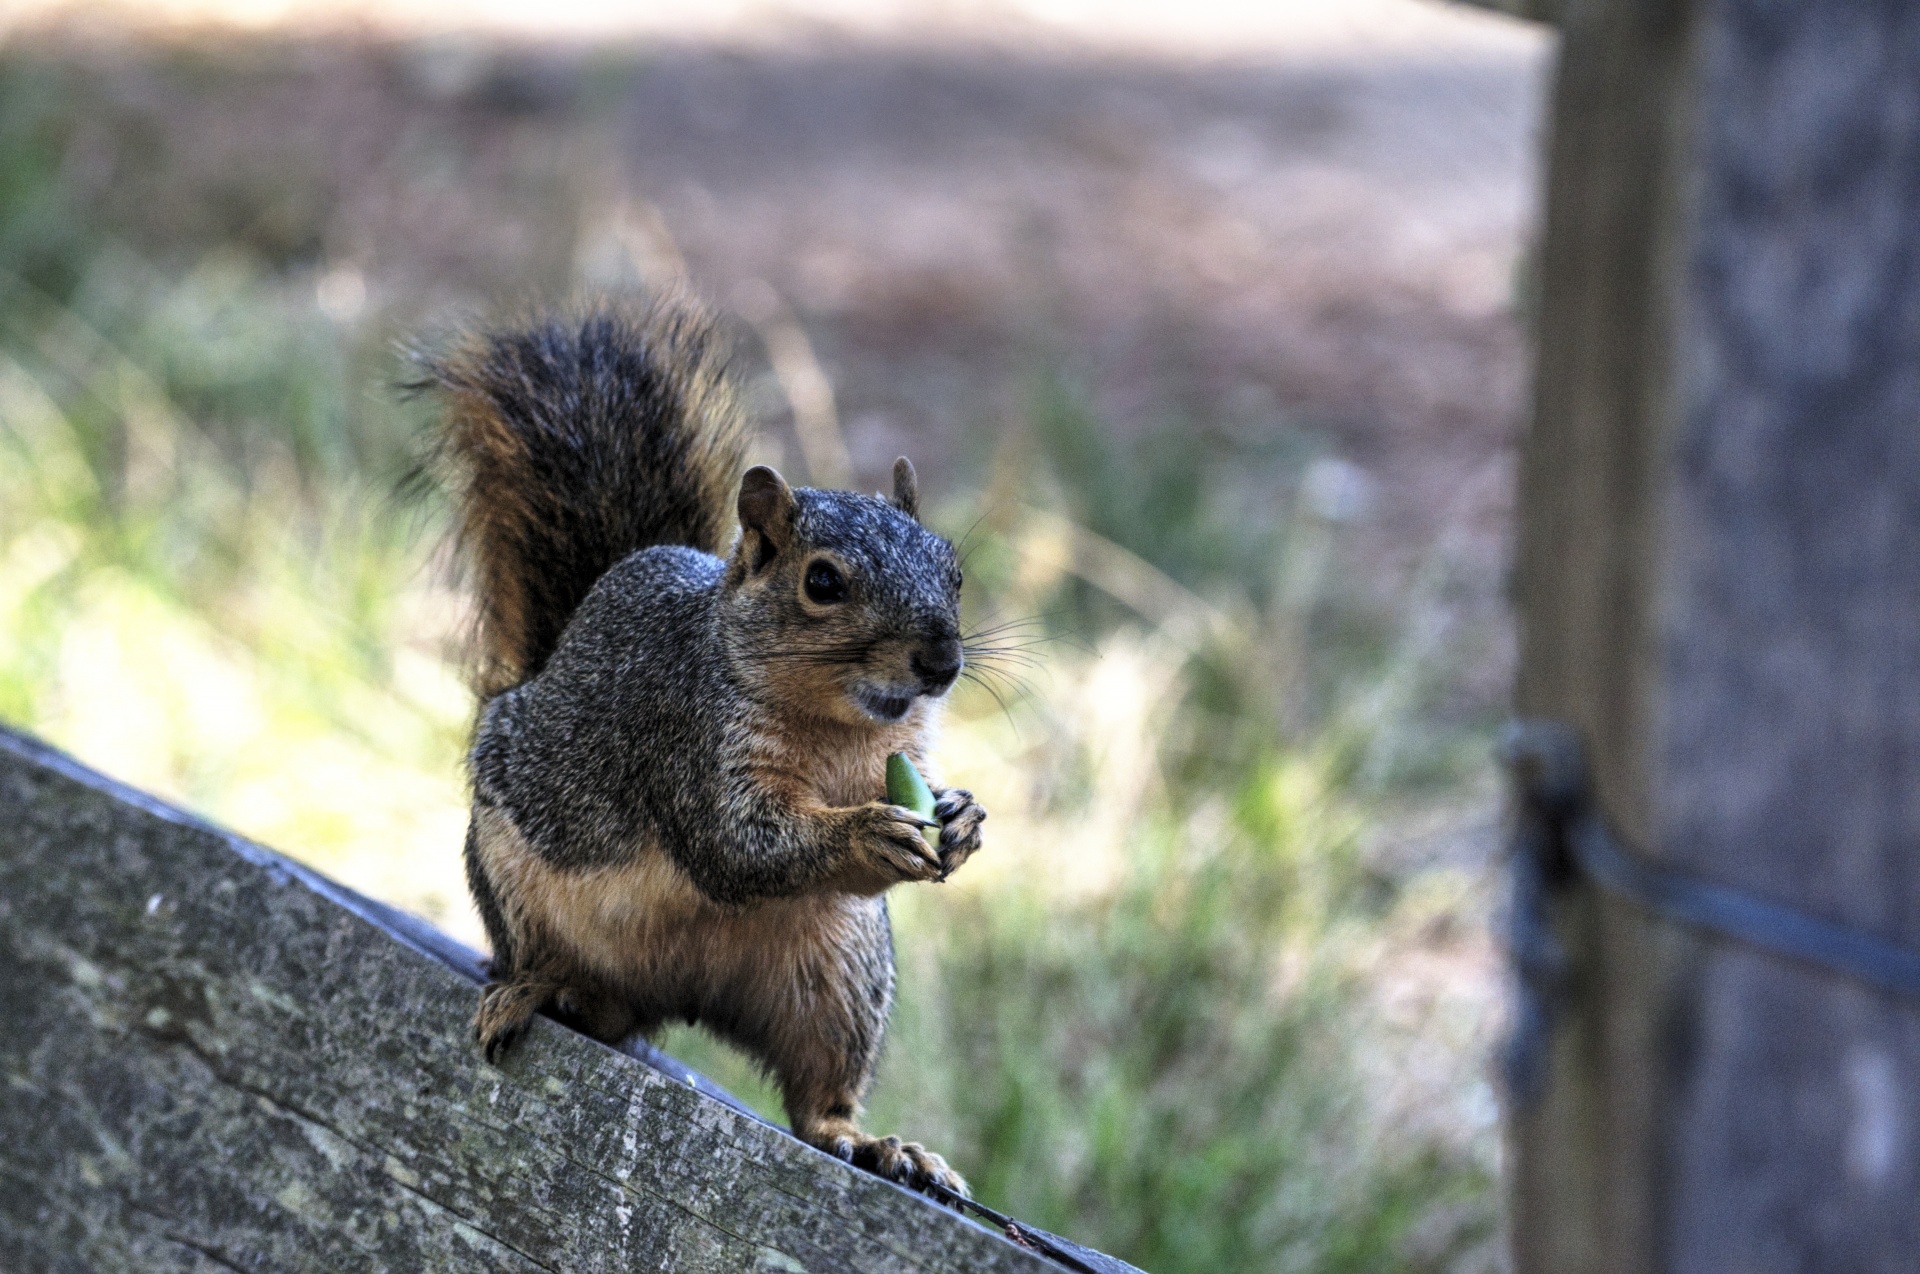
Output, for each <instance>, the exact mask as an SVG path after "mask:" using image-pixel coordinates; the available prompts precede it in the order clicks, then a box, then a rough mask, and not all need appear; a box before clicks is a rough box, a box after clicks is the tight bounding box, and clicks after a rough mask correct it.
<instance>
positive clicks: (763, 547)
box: [739, 464, 795, 571]
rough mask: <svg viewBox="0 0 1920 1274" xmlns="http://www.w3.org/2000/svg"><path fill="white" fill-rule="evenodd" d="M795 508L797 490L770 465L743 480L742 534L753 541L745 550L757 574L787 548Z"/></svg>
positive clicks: (741, 494)
mask: <svg viewBox="0 0 1920 1274" xmlns="http://www.w3.org/2000/svg"><path fill="white" fill-rule="evenodd" d="M794 508H795V505H794V500H793V488H791V487H789V486H788V485H787V480H786V479H785V478H783V477H781V476H780V475H779V474H778V473H775V472H774V471H773V470H772V469H769V468H768V467H767V466H766V465H763V464H757V465H755V466H753V468H751V469H749V470H747V472H746V475H745V476H744V477H742V478H741V479H740V505H739V509H740V533H741V534H742V535H743V536H747V537H751V538H752V540H753V543H750V544H747V545H745V546H744V547H745V548H746V549H747V557H748V560H749V561H751V562H752V563H753V569H754V570H756V571H757V570H759V569H760V568H761V567H763V566H765V565H766V564H767V563H768V562H770V561H772V560H773V557H774V555H775V554H776V553H778V552H779V551H780V550H781V549H782V548H784V547H785V546H786V543H787V536H788V535H789V534H790V533H791V532H792V530H793V512H794Z"/></svg>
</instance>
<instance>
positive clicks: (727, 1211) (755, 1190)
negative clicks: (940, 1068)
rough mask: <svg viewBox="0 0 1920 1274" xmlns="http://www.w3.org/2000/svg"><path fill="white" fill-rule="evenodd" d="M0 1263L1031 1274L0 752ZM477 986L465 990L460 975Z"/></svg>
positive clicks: (136, 808)
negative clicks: (479, 999) (501, 1050)
mask: <svg viewBox="0 0 1920 1274" xmlns="http://www.w3.org/2000/svg"><path fill="white" fill-rule="evenodd" d="M0 954H3V955H4V959H5V968H6V976H5V977H4V978H0V1076H3V1077H4V1093H0V1268H4V1269H6V1270H8V1271H22V1272H24V1271H39V1270H49V1271H65V1270H73V1271H83V1270H85V1271H92V1270H110V1269H111V1270H136V1269H137V1270H141V1271H161V1270H196V1271H205V1270H214V1269H222V1270H260V1271H285V1270H325V1271H330V1272H331V1271H344V1270H361V1269H367V1270H371V1269H383V1270H404V1271H425V1270H463V1271H464V1270H499V1271H528V1270H566V1271H591V1270H623V1271H624V1270H633V1269H656V1270H675V1271H702V1270H710V1271H716V1272H719V1271H726V1272H727V1274H733V1272H735V1271H742V1270H818V1271H849V1270H870V1271H876V1272H877V1271H883V1270H884V1271H897V1270H923V1271H1007V1272H1009V1274H1011V1272H1013V1271H1040V1270H1048V1269H1055V1268H1057V1267H1055V1266H1053V1265H1052V1264H1050V1263H1049V1262H1046V1261H1042V1260H1040V1259H1039V1258H1037V1257H1035V1256H1033V1255H1032V1254H1030V1253H1028V1252H1025V1251H1022V1250H1021V1249H1019V1248H1017V1247H1015V1246H1014V1245H1013V1244H1011V1243H1009V1242H1007V1241H1006V1240H1005V1239H1003V1238H1001V1237H1000V1236H999V1235H998V1234H996V1233H994V1232H991V1231H989V1230H986V1229H983V1228H981V1227H979V1226H977V1225H975V1224H973V1223H971V1222H969V1221H966V1220H963V1219H962V1218H961V1217H959V1216H957V1215H955V1214H954V1213H952V1212H949V1211H947V1210H945V1209H943V1208H940V1207H937V1206H935V1205H934V1204H932V1203H930V1202H928V1201H926V1200H924V1199H922V1198H920V1197H919V1196H916V1195H912V1194H909V1193H908V1192H906V1191H904V1190H901V1189H899V1188H897V1187H895V1186H893V1185H890V1184H888V1183H886V1182H883V1181H880V1180H878V1179H877V1178H875V1177H872V1176H869V1175H867V1174H865V1173H862V1172H858V1171H856V1170H854V1169H852V1168H850V1167H848V1166H847V1165H845V1164H842V1163H840V1162H839V1161H838V1160H835V1159H832V1158H830V1157H828V1156H826V1155H822V1154H820V1153H819V1152H817V1151H814V1150H812V1149H810V1148H808V1147H806V1146H804V1145H802V1144H801V1143H799V1142H798V1141H795V1140H794V1139H792V1138H791V1137H789V1136H787V1135H786V1134H785V1133H783V1132H781V1131H779V1130H777V1129H774V1128H772V1127H769V1126H767V1125H766V1124H764V1123H761V1122H760V1121H758V1120H756V1119H754V1118H752V1117H751V1116H749V1115H746V1114H743V1113H740V1112H739V1111H736V1110H734V1109H730V1108H729V1107H728V1106H727V1105H725V1104H723V1103H722V1102H720V1101H717V1100H714V1099H712V1098H711V1097H708V1096H704V1095H702V1094H700V1093H698V1092H696V1091H694V1090H693V1089H692V1088H690V1087H689V1086H688V1085H687V1084H686V1083H684V1082H677V1081H675V1080H674V1079H670V1078H668V1077H667V1076H665V1075H662V1074H661V1073H659V1072H657V1071H656V1070H654V1069H651V1068H650V1067H648V1066H646V1065H643V1064H641V1063H640V1062H639V1061H637V1060H635V1059H634V1058H632V1057H629V1056H625V1055H623V1054H621V1053H619V1052H616V1051H615V1050H613V1049H609V1048H605V1047H603V1046H601V1045H599V1044H596V1043H594V1042H593V1041H591V1040H589V1039H586V1038H585V1037H583V1036H579V1035H576V1034H574V1033H572V1032H570V1031H568V1030H566V1029H564V1028H562V1027H560V1026H557V1025H555V1024H554V1023H551V1022H548V1021H545V1020H540V1021H537V1022H536V1023H535V1024H534V1028H533V1030H532V1031H531V1033H530V1034H529V1036H528V1037H527V1038H526V1039H525V1040H523V1041H522V1042H521V1043H520V1044H519V1045H518V1046H517V1047H516V1049H515V1050H514V1051H513V1052H512V1053H511V1054H510V1055H509V1057H508V1058H507V1059H506V1061H505V1063H504V1064H503V1065H500V1066H490V1065H487V1064H485V1063H484V1062H482V1061H481V1060H480V1058H479V1057H478V1055H477V1054H476V1052H475V1050H474V1049H473V1047H472V1046H471V1044H470V1043H469V1042H468V1040H467V1020H468V1017H469V1015H470V1013H471V1011H472V1007H473V992H474V985H473V981H472V979H473V978H474V977H477V976H478V968H477V960H476V958H475V957H474V956H473V954H472V953H471V952H467V951H465V949H464V948H461V947H460V946H458V945H457V944H454V943H452V942H450V941H449V940H447V939H446V938H444V937H443V936H441V935H439V934H438V933H436V932H435V931H434V930H433V929H432V928H431V927H430V926H427V925H424V924H421V923H419V922H417V921H412V920H410V919H409V918H407V917H404V916H401V915H399V914H398V913H395V912H391V911H389V910H387V909H385V908H382V907H380V906H379V905H378V904H373V903H369V902H368V901H367V900H365V899H360V898H358V897H357V896H355V895H353V894H351V893H350V892H348V891H346V890H343V889H341V888H340V887H338V886H336V885H333V884H331V883H330V882H328V881H326V880H325V879H324V878H321V877H318V876H317V875H315V874H314V873H312V872H310V871H308V870H306V869H304V868H302V867H299V866H297V865H296V864H293V863H292V862H290V861H288V860H287V859H284V858H281V857H280V856H279V855H277V854H274V853H272V852H270V851H267V850H264V849H261V848H259V847H257V846H253V845H250V844H248V843H246V842H244V841H242V840H239V839H238V838H236V837H233V836H231V835H228V834H226V833H224V832H221V831H220V830H218V829H216V828H213V827H210V826H208V825H206V824H204V823H202V822H199V821H198V820H196V819H194V818H192V817H191V816H188V815H184V814H182V813H180V812H178V811H176V810H173V809H170V808H168V807H166V806H165V805H163V804H161V803H159V802H157V801H154V800H152V799H151V798H147V797H144V796H142V795H141V794H139V793H137V792H133V791H130V790H128V789H126V788H123V787H120V786H119V785H117V784H114V783H112V782H111V781H110V780H107V779H104V778H102V777H100V776H99V775H95V774H92V773H91V772H89V771H87V770H85V769H84V768H83V767H81V766H79V765H77V764H75V763H74V762H72V761H70V760H68V759H67V758H64V757H61V756H59V755H58V754H56V753H53V752H51V751H50V750H48V749H46V748H44V747H42V746H41V745H39V744H36V743H34V742H32V741H30V740H27V739H24V738H22V737H20V736H18V735H13V734H10V733H7V732H5V731H0ZM463 970H464V973H463Z"/></svg>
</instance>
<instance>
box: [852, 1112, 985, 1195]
mask: <svg viewBox="0 0 1920 1274" xmlns="http://www.w3.org/2000/svg"><path fill="white" fill-rule="evenodd" d="M814 1144H815V1145H817V1146H819V1148H820V1149H822V1150H824V1151H826V1152H827V1153H828V1154H830V1155H833V1156H834V1157H836V1158H839V1159H844V1160H846V1161H847V1162H848V1163H850V1164H852V1165H853V1166H854V1167H856V1168H864V1169H866V1170H867V1171H868V1172H871V1173H873V1174H874V1175H875V1176H876V1177H885V1178H886V1179H887V1180H889V1181H894V1182H898V1183H899V1184H900V1185H903V1186H906V1187H907V1188H908V1189H910V1190H924V1189H926V1188H927V1187H928V1186H930V1185H935V1186H939V1187H941V1188H942V1189H945V1190H951V1191H953V1193H955V1194H958V1195H962V1196H964V1197H966V1198H969V1199H971V1198H972V1197H973V1192H972V1190H970V1189H969V1188H968V1187H967V1179H966V1178H965V1177H963V1176H961V1175H960V1174H959V1173H957V1172H955V1171H954V1170H953V1169H952V1168H950V1167H948V1166H947V1161H946V1160H945V1159H943V1158H941V1157H940V1156H939V1155H937V1154H935V1153H934V1152H933V1151H931V1150H928V1149H927V1148H926V1147H925V1146H923V1145H921V1144H920V1143H919V1142H917V1141H902V1140H900V1139H899V1138H898V1137H869V1136H867V1135H866V1134H865V1133H863V1132H861V1131H859V1130H858V1129H855V1128H847V1129H844V1130H837V1131H835V1132H833V1133H831V1134H829V1135H827V1136H825V1137H822V1138H820V1139H819V1140H817V1141H815V1142H814Z"/></svg>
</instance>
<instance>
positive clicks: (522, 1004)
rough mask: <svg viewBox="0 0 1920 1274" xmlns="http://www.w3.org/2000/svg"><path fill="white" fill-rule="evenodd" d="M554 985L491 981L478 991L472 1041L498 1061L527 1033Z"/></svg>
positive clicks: (491, 1060)
mask: <svg viewBox="0 0 1920 1274" xmlns="http://www.w3.org/2000/svg"><path fill="white" fill-rule="evenodd" d="M556 989H557V988H555V987H553V986H551V985H549V984H547V983H544V982H493V983H489V984H488V985H487V987H486V989H484V990H483V991H481V992H480V1007H479V1008H478V1009H476V1010H474V1014H473V1040H474V1043H476V1044H478V1045H479V1046H480V1051H481V1052H482V1053H484V1054H486V1058H487V1060H488V1061H489V1062H497V1061H499V1060H500V1058H501V1057H502V1056H504V1055H505V1054H506V1051H507V1050H508V1049H509V1048H511V1047H513V1044H514V1041H515V1040H518V1039H519V1038H520V1037H521V1036H522V1035H524V1034H526V1030H527V1025H528V1023H530V1022H532V1021H533V1018H534V1014H536V1013H538V1012H539V1011H540V1010H541V1009H543V1008H545V1007H546V1004H547V1001H548V1000H550V999H552V998H553V994H554V991H555V990H556Z"/></svg>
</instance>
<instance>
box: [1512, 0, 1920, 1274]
mask: <svg viewBox="0 0 1920 1274" xmlns="http://www.w3.org/2000/svg"><path fill="white" fill-rule="evenodd" d="M1541 279H1542V308H1541V317H1540V329H1539V342H1540V352H1539V362H1538V371H1537V385H1536V409H1535V420H1534V424H1533V428H1532V432H1531V434H1530V436H1529V438H1528V440H1527V444H1526V447H1525V450H1524V456H1523V462H1522V479H1521V484H1522V498H1521V505H1522V512H1521V541H1520V543H1521V547H1520V554H1519V561H1518V564H1517V570H1516V595H1517V600H1518V604H1519V609H1520V620H1521V633H1522V639H1521V672H1520V678H1519V685H1518V695H1517V697H1518V701H1519V707H1520V710H1521V712H1522V713H1523V714H1525V715H1529V716H1541V717H1552V718H1558V719H1560V720H1563V721H1567V722H1570V723H1572V724H1573V725H1575V726H1577V727H1578V728H1579V730H1580V731H1581V733H1582V734H1583V735H1584V736H1585V738H1586V740H1587V743H1588V745H1589V751H1590V754H1591V756H1592V758H1593V761H1594V766H1595V771H1596V781H1597V788H1598V793H1599V797H1600V801H1601V804H1602V805H1603V806H1604V807H1605V810H1606V812H1607V814H1608V816H1609V817H1610V819H1611V821H1612V822H1613V824H1614V825H1615V826H1616V827H1617V828H1619V829H1620V830H1621V831H1622V832H1623V833H1625V834H1626V835H1627V836H1628V837H1629V838H1630V839H1631V840H1633V841H1635V842H1637V843H1638V844H1639V845H1640V846H1642V847H1644V849H1645V851H1646V852H1648V853H1649V854H1651V855H1653V856H1655V857H1657V858H1659V859H1661V860H1663V861H1665V862H1667V863H1669V864H1671V865H1673V866H1675V867H1678V868H1682V869H1685V870H1686V871H1688V872H1690V873H1692V874H1694V875H1696V876H1698V877H1701V878H1705V879H1709V880H1712V881H1716V882H1720V883H1724V884H1727V885H1732V886H1735V887H1738V888H1741V889H1744V890H1746V891H1748V892H1750V893H1753V894H1756V895H1759V896H1761V897H1763V898H1766V899H1770V900H1773V901H1776V902H1782V903H1787V904H1791V905H1794V906H1797V907H1800V908H1802V909H1804V910H1806V911H1807V912H1810V913H1811V914H1814V915H1816V916H1819V917H1821V918H1823V919H1826V920H1829V921H1836V922H1840V923H1845V924H1849V925H1853V926H1856V927H1858V928H1861V929H1864V930H1867V931H1870V932H1872V933H1874V934H1877V935H1879V936H1881V937H1884V938H1887V939H1892V940H1897V941H1902V942H1905V943H1907V944H1908V945H1910V946H1911V945H1920V887H1916V882H1920V858H1916V855H1915V847H1916V845H1920V427H1917V426H1916V421H1920V9H1916V8H1915V7H1914V6H1911V5H1898V4H1877V3H1866V2H1864V0H1698V2H1696V3H1683V2H1681V0H1583V2H1581V3H1574V4H1570V5H1569V6H1568V7H1567V12H1566V14H1565V18H1564V22H1563V25H1562V45H1561V61H1560V70H1559V80H1558V85H1557V89H1556V97H1555V121H1554V133H1553V141H1552V150H1551V159H1550V176H1549V192H1548V203H1547V224H1546V231H1545V240H1544V245H1543V251H1542V260H1541ZM1559 927H1560V931H1561V933H1562V935H1563V938H1564V939H1565V941H1566V943H1567V945H1568V947H1569V949H1570V951H1571V953H1572V955H1573V968H1574V979H1573V983H1572V987H1571V994H1572V998H1571V1000H1570V1002H1569V1004H1568V1011H1567V1012H1566V1013H1565V1014H1564V1015H1563V1018H1562V1024H1561V1027H1560V1030H1559V1032H1558V1034H1557V1036H1556V1038H1555V1041H1554V1049H1553V1053H1552V1062H1551V1066H1550V1076H1549V1079H1548V1082H1547V1086H1546V1090H1545V1093H1544V1095H1543V1096H1542V1098H1541V1099H1540V1100H1539V1101H1538V1103H1537V1104H1535V1105H1532V1106H1530V1107H1522V1108H1519V1109H1516V1110H1515V1111H1514V1112H1513V1117H1512V1119H1511V1121H1510V1124H1509V1129H1510V1138H1511V1143H1512V1148H1513V1154H1512V1156H1511V1158H1510V1163H1511V1165H1512V1182H1513V1184H1512V1192H1513V1193H1512V1198H1513V1233H1514V1246H1515V1264H1516V1269H1517V1270H1518V1271H1520V1274H1546V1272H1547V1271H1551V1272H1552V1274H1587V1272H1591V1274H1601V1272H1605V1274H1616V1272H1628V1274H1631V1272H1633V1271H1653V1270H1659V1271H1722V1270H1725V1271H1733V1270H1740V1271H1774V1270H1779V1271H1787V1270H1847V1271H1880V1270H1885V1271H1892V1270H1911V1269H1912V1268H1913V1267H1914V1261H1915V1253H1916V1252H1920V1207H1916V1206H1915V1200H1916V1199H1920V1100H1916V1098H1915V1096H1914V1095H1915V1094H1916V1093H1920V1012H1916V1009H1915V1006H1913V1005H1910V1004H1904V1003H1899V1002H1896V1001H1893V1000H1891V999H1889V998H1887V997H1885V996H1883V995H1880V994H1876V993H1874V992H1870V991H1867V990H1863V989H1861V988H1860V987H1859V986H1857V985H1855V984H1853V983H1851V982H1849V981H1847V980H1846V979H1844V978H1842V977H1839V976H1835V975H1831V974H1826V973H1821V972H1817V971H1813V970H1811V969H1809V968H1807V967H1803V966H1800V965H1796V964H1793V963H1791V962H1788V961H1784V960H1781V959H1779V958H1776V957H1770V956H1766V955H1762V954H1760V953H1758V952H1757V951H1754V950H1752V949H1749V948H1745V947H1742V946H1739V945H1737V944H1734V943H1730V942H1723V941H1718V940H1707V939H1702V938H1700V937H1698V936H1697V935H1695V934H1692V933H1690V932H1688V931H1686V930H1684V929H1682V928H1680V927H1676V926H1674V925H1672V924H1669V923H1665V922H1660V921H1655V920H1651V919H1649V918H1648V917H1647V916H1646V915H1645V914H1644V913H1643V912H1642V911H1640V910H1639V909H1638V908H1636V907H1635V906H1633V905H1632V904H1629V903H1623V902H1618V901H1614V900H1611V899H1607V898H1602V897H1599V896H1596V895H1595V894H1594V892H1593V891H1592V890H1591V889H1590V888H1585V887H1576V888H1574V889H1573V890H1571V892H1570V893H1569V895H1568V896H1567V897H1566V898H1565V899H1564V902H1563V904H1562V908H1561V912H1560V915H1559Z"/></svg>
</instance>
